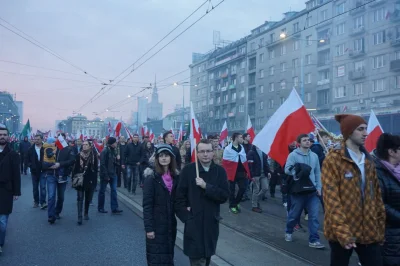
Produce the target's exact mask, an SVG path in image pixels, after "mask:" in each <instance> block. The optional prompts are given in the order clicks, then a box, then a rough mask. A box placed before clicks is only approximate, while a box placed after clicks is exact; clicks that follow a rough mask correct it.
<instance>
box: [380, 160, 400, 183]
mask: <svg viewBox="0 0 400 266" xmlns="http://www.w3.org/2000/svg"><path fill="white" fill-rule="evenodd" d="M381 163H382V164H383V165H384V166H385V167H386V168H387V169H388V170H389V172H390V173H391V174H392V175H393V176H394V177H396V179H397V180H398V181H399V182H400V164H398V165H393V164H391V163H389V162H387V161H384V160H381Z"/></svg>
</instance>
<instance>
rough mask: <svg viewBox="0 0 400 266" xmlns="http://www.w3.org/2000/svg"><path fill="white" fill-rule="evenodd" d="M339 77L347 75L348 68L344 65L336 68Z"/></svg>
mask: <svg viewBox="0 0 400 266" xmlns="http://www.w3.org/2000/svg"><path fill="white" fill-rule="evenodd" d="M336 72H337V77H343V76H344V75H345V74H346V67H345V66H344V65H341V66H338V67H336Z"/></svg>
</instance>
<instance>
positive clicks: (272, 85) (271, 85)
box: [269, 82, 275, 92]
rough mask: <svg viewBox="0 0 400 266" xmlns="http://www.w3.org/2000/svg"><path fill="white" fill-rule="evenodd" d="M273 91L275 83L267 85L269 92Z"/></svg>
mask: <svg viewBox="0 0 400 266" xmlns="http://www.w3.org/2000/svg"><path fill="white" fill-rule="evenodd" d="M274 91H275V83H273V82H272V83H270V84H269V92H274Z"/></svg>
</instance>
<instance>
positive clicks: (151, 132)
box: [149, 129, 154, 143]
mask: <svg viewBox="0 0 400 266" xmlns="http://www.w3.org/2000/svg"><path fill="white" fill-rule="evenodd" d="M149 140H150V142H151V143H153V141H154V133H153V130H152V129H150V136H149Z"/></svg>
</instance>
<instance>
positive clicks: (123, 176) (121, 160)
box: [117, 136, 128, 188]
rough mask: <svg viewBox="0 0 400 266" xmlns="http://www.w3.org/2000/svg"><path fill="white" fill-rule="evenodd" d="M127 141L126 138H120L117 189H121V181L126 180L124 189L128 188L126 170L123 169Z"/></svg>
mask: <svg viewBox="0 0 400 266" xmlns="http://www.w3.org/2000/svg"><path fill="white" fill-rule="evenodd" d="M126 146H127V145H126V140H125V137H124V136H121V137H119V141H118V146H117V177H118V182H117V187H121V183H122V182H121V181H122V180H124V187H125V188H128V180H127V176H126V168H122V165H123V164H124V162H125V150H126Z"/></svg>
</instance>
